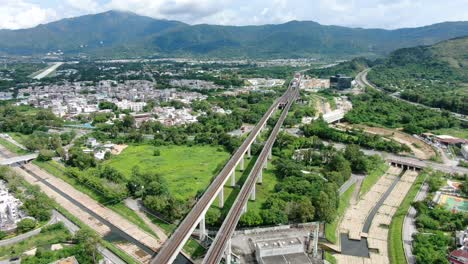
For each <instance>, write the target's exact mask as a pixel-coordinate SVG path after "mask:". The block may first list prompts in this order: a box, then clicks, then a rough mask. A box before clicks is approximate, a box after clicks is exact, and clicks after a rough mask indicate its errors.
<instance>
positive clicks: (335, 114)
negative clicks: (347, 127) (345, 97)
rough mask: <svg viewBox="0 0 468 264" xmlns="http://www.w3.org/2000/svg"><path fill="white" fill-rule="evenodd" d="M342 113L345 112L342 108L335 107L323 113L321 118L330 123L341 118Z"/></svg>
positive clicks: (342, 116)
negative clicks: (335, 108)
mask: <svg viewBox="0 0 468 264" xmlns="http://www.w3.org/2000/svg"><path fill="white" fill-rule="evenodd" d="M344 115H345V113H344V111H343V110H341V109H337V110H334V111H331V112H329V113H326V114H324V115H323V120H325V122H327V123H328V124H331V123H335V122H337V121H340V120H341V119H343V118H344Z"/></svg>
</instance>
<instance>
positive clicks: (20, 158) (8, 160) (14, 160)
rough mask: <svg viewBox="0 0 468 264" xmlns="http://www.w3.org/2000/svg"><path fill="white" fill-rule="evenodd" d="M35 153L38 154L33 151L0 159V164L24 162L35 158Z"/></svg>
mask: <svg viewBox="0 0 468 264" xmlns="http://www.w3.org/2000/svg"><path fill="white" fill-rule="evenodd" d="M37 155H38V154H37V153H33V154H28V155H24V156H17V157H12V158H6V159H1V160H0V165H2V166H6V165H13V164H16V163H26V162H29V161H31V160H33V159H35V158H37Z"/></svg>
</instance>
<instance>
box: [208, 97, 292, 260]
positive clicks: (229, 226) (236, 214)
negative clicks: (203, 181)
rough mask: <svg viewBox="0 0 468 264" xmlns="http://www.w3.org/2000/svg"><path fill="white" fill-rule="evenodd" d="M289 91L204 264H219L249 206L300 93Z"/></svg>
mask: <svg viewBox="0 0 468 264" xmlns="http://www.w3.org/2000/svg"><path fill="white" fill-rule="evenodd" d="M288 93H289V94H288V95H287V96H286V97H284V98H283V100H285V101H286V102H287V104H286V106H285V108H284V109H283V112H282V113H281V116H280V118H279V119H278V122H277V123H276V125H275V127H274V128H273V130H272V131H271V133H270V136H269V137H268V139H267V141H266V143H265V146H264V147H263V149H262V152H261V153H260V155H259V157H258V159H257V161H256V162H255V165H254V167H253V169H252V170H251V172H250V174H249V176H248V178H247V180H246V182H245V184H244V185H243V187H242V189H241V191H240V193H239V195H238V196H237V199H236V201H235V202H234V205H233V206H232V207H231V210H230V211H229V213H228V215H227V217H226V219H225V220H224V223H223V225H222V226H221V228H220V230H219V231H218V234H217V235H216V237H215V239H214V241H213V243H212V244H211V247H210V249H209V250H208V253H207V254H206V257H205V259H204V260H203V263H204V264H218V263H219V262H220V261H221V259H222V257H223V254H224V252H225V250H226V246H227V244H228V241H229V239H231V236H232V234H233V233H234V230H235V229H236V226H237V223H238V222H239V219H240V217H241V215H242V214H243V212H244V208H245V206H247V202H248V200H249V196H250V195H251V193H252V191H254V190H253V188H254V186H255V184H256V182H257V178H258V175H259V173H261V171H262V169H263V166H264V163H265V162H267V159H268V156H269V153H270V151H271V149H272V147H273V144H274V143H275V141H276V137H277V136H278V133H279V130H280V129H281V126H282V125H283V122H284V120H285V119H286V117H287V115H288V112H289V109H290V108H291V106H292V104H293V102H294V101H295V99H296V97H297V95H298V91H297V89H295V88H292V89H291V88H290V89H289V90H288Z"/></svg>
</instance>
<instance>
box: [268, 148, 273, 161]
mask: <svg viewBox="0 0 468 264" xmlns="http://www.w3.org/2000/svg"><path fill="white" fill-rule="evenodd" d="M272 158H273V154H272V153H271V149H270V150H269V151H268V159H269V160H271V159H272Z"/></svg>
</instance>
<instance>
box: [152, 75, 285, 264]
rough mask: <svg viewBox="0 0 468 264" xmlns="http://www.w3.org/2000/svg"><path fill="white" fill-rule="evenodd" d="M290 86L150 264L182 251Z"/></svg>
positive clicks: (169, 259) (170, 258)
mask: <svg viewBox="0 0 468 264" xmlns="http://www.w3.org/2000/svg"><path fill="white" fill-rule="evenodd" d="M291 86H292V85H291V84H290V87H289V88H288V90H287V91H286V92H285V94H284V95H283V96H281V97H280V98H279V99H277V100H275V102H274V103H273V104H272V105H271V106H270V108H269V109H268V111H267V112H266V113H265V114H264V115H263V117H262V119H261V120H260V122H258V123H257V125H256V126H255V127H254V129H253V130H252V131H251V132H250V134H249V136H248V137H247V139H246V140H245V141H244V142H243V143H242V145H241V146H240V147H239V148H238V150H237V151H236V152H235V153H234V155H233V156H232V157H231V159H230V160H229V161H228V162H227V163H226V165H225V166H224V168H223V169H222V170H221V172H220V173H219V174H218V176H216V178H215V180H214V181H213V182H212V183H211V185H210V186H209V187H208V189H207V190H206V191H205V193H204V194H203V195H202V197H201V198H200V199H199V200H198V202H197V203H196V204H195V206H194V207H193V208H192V210H191V211H190V212H189V214H188V215H187V216H186V217H185V218H184V220H183V221H182V222H181V224H180V225H179V227H178V228H177V229H176V231H175V232H174V233H173V234H172V236H171V237H170V238H169V239H168V240H167V241H166V243H165V244H164V245H163V247H162V248H161V250H160V251H159V253H158V254H157V255H156V256H155V257H154V258H153V259H152V260H151V264H167V263H172V262H173V261H174V259H175V256H176V255H177V253H178V252H180V250H181V249H182V247H183V245H184V244H185V243H186V241H187V240H188V238H189V237H190V235H191V233H192V232H193V230H194V229H195V227H196V226H197V224H198V222H199V221H200V219H201V217H202V216H203V215H204V214H205V213H206V211H207V210H208V209H209V207H210V206H211V204H212V202H213V201H214V199H215V198H216V195H217V194H218V192H219V190H220V189H221V188H223V186H224V184H225V183H226V181H227V180H228V178H229V176H230V175H231V172H232V171H233V170H235V167H236V166H237V164H239V161H240V159H241V158H243V155H244V154H245V153H246V151H247V150H248V148H249V147H250V146H251V145H252V143H253V141H254V140H255V138H256V137H257V135H258V134H259V133H260V131H261V129H262V128H263V127H264V126H265V125H266V123H267V121H268V120H269V118H270V117H271V115H272V114H273V113H274V112H275V111H276V109H278V107H279V106H280V104H281V103H284V99H285V98H286V97H287V96H289V94H290V90H291Z"/></svg>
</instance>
